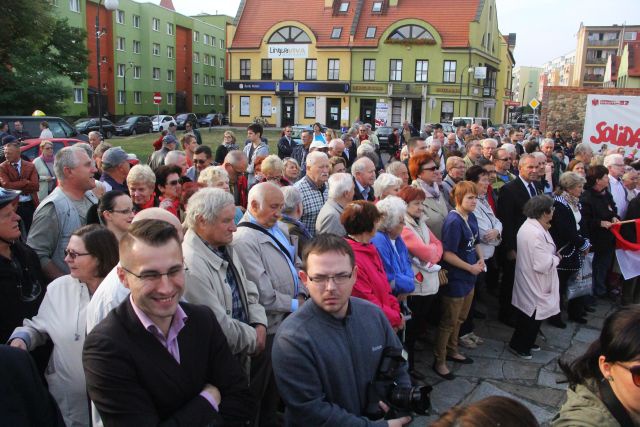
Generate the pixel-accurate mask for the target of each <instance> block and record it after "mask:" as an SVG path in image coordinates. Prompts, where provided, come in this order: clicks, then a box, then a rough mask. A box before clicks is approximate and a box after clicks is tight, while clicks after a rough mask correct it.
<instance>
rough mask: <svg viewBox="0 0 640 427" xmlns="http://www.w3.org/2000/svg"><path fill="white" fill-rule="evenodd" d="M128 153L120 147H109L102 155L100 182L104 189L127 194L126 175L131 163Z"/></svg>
mask: <svg viewBox="0 0 640 427" xmlns="http://www.w3.org/2000/svg"><path fill="white" fill-rule="evenodd" d="M129 160H130V158H129V155H128V154H127V153H126V152H125V151H124V150H123V149H122V147H113V148H109V149H108V150H107V151H105V152H104V154H103V155H102V176H101V177H100V182H102V184H103V185H104V186H105V190H106V191H111V190H119V191H122V192H123V193H126V194H129V188H128V187H127V175H128V174H129V169H131V165H130V164H129Z"/></svg>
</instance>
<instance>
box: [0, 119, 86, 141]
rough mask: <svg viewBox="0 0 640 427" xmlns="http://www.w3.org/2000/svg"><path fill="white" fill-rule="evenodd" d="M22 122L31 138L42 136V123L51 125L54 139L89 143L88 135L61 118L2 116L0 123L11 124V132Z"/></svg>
mask: <svg viewBox="0 0 640 427" xmlns="http://www.w3.org/2000/svg"><path fill="white" fill-rule="evenodd" d="M18 120H19V121H21V122H22V125H23V129H24V131H25V132H26V133H27V134H28V135H29V136H30V137H31V138H38V137H39V136H40V122H47V123H49V129H50V130H51V133H53V137H54V138H76V139H80V140H82V141H84V142H89V138H88V137H87V136H86V135H83V134H81V133H80V132H78V131H77V130H76V129H75V128H74V127H73V126H71V125H70V124H69V123H68V122H67V121H66V120H65V119H63V118H61V117H53V116H0V122H4V123H8V124H9V132H10V133H11V132H13V131H14V127H13V124H14V122H16V121H18Z"/></svg>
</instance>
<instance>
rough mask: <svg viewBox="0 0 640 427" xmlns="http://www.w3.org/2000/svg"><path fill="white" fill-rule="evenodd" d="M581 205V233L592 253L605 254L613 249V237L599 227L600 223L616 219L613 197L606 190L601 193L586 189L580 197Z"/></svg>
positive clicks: (616, 211)
mask: <svg viewBox="0 0 640 427" xmlns="http://www.w3.org/2000/svg"><path fill="white" fill-rule="evenodd" d="M580 203H581V204H582V211H581V213H582V225H581V227H580V229H581V230H583V233H584V234H585V235H586V236H587V237H588V238H589V240H591V245H592V246H593V251H594V252H607V251H612V250H613V249H614V248H615V241H616V239H615V237H614V236H613V233H611V232H610V231H609V230H607V229H606V228H603V227H601V226H600V221H611V220H612V219H613V218H617V217H618V210H617V208H616V204H615V202H614V201H613V197H612V196H611V193H609V191H608V190H606V189H605V190H604V191H603V192H602V193H598V192H596V191H594V190H593V189H592V188H589V189H586V190H585V191H584V193H582V197H580Z"/></svg>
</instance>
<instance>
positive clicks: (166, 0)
mask: <svg viewBox="0 0 640 427" xmlns="http://www.w3.org/2000/svg"><path fill="white" fill-rule="evenodd" d="M160 6H161V7H164V8H165V9H169V10H173V11H175V10H176V8H175V7H173V1H171V0H160Z"/></svg>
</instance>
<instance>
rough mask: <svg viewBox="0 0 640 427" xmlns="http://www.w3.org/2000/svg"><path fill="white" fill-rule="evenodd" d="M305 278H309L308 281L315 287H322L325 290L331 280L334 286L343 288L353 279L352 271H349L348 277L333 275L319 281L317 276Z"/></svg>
mask: <svg viewBox="0 0 640 427" xmlns="http://www.w3.org/2000/svg"><path fill="white" fill-rule="evenodd" d="M307 277H308V278H309V281H311V282H313V283H315V284H316V285H317V286H322V287H325V288H326V287H327V284H329V281H331V280H333V283H335V285H336V286H344V285H346V284H347V283H348V282H349V280H351V278H352V277H353V270H351V272H350V273H349V274H348V275H347V274H345V275H342V274H339V275H338V274H334V275H333V276H326V277H323V278H321V279H318V277H317V276H316V278H313V277H312V276H309V275H307Z"/></svg>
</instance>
